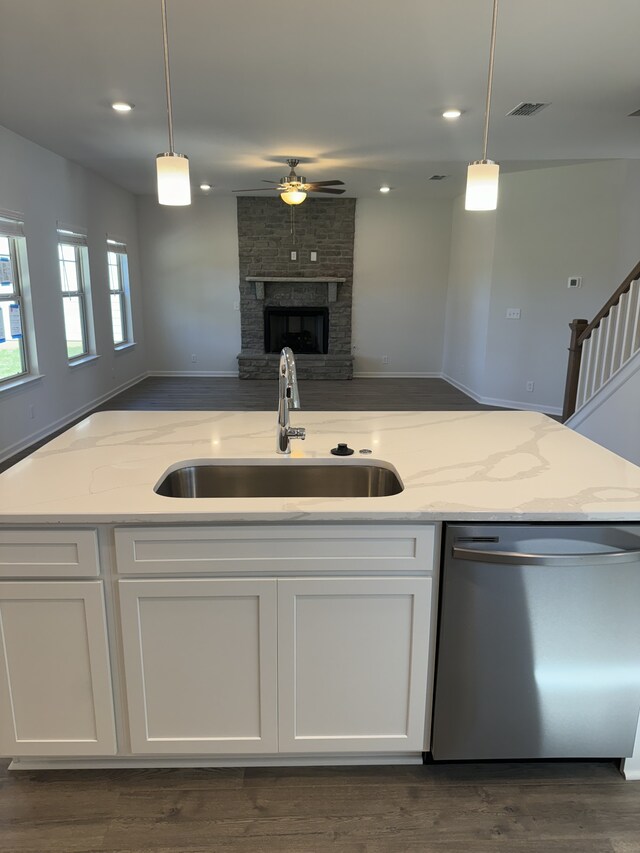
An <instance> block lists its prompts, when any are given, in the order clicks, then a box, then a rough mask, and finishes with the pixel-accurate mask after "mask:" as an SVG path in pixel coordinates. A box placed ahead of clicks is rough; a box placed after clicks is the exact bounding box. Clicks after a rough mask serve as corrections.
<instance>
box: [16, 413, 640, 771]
mask: <svg viewBox="0 0 640 853" xmlns="http://www.w3.org/2000/svg"><path fill="white" fill-rule="evenodd" d="M292 420H293V426H298V425H300V426H305V427H306V430H307V439H306V441H305V442H304V443H302V442H299V441H297V442H295V443H294V445H293V453H292V454H291V456H290V457H286V456H278V455H277V454H276V453H275V416H274V414H273V413H272V412H105V413H100V414H96V415H93V416H91V417H90V418H88V419H87V420H85V421H83V422H82V423H80V424H78V425H77V426H75V427H74V428H72V429H71V430H69V431H68V432H66V433H64V434H63V435H61V436H59V437H58V438H56V439H54V440H53V441H52V442H50V443H49V444H47V445H45V446H44V447H42V448H41V449H40V450H38V451H36V452H35V453H34V454H33V455H32V456H31V457H29V458H27V459H25V460H23V461H22V462H20V463H18V464H17V465H16V466H14V467H13V468H12V469H10V470H8V471H7V472H5V473H4V474H3V475H1V476H0V524H1V527H0V576H1V577H2V579H3V580H2V581H1V582H0V616H1V618H2V628H3V634H2V642H3V644H4V656H3V660H4V665H3V667H2V668H1V669H2V672H1V673H0V677H1V679H2V681H1V682H0V689H1V696H0V748H1V749H2V752H3V754H5V755H9V756H11V757H13V758H14V766H16V767H21V766H23V767H34V766H48V767H52V766H53V767H55V766H59V767H62V766H66V767H69V766H114V765H118V766H122V765H125V766H127V765H128V766H150V765H155V764H162V765H163V766H171V765H181V766H184V765H196V764H204V765H215V764H224V765H229V764H234V763H235V764H242V765H246V764H250V763H292V762H294V763H314V764H317V763H340V762H342V763H354V762H374V763H380V762H399V761H419V760H421V754H422V752H423V750H428V748H429V736H430V715H431V692H432V685H433V669H434V650H435V630H436V612H437V610H436V605H437V599H438V575H439V566H440V535H441V526H442V523H443V522H453V521H474V522H480V523H482V522H487V521H498V522H512V521H518V522H521V523H522V522H546V523H555V522H577V523H586V522H589V521H598V522H609V521H616V522H634V521H636V522H637V521H640V469H638V468H636V467H635V466H633V465H631V464H630V463H628V462H626V461H624V460H622V459H620V458H619V457H617V456H615V455H614V454H611V453H609V452H608V451H606V450H604V449H603V448H601V447H599V446H597V445H595V444H593V443H592V442H590V441H588V440H587V439H585V438H583V437H581V436H579V435H577V434H576V433H574V432H572V431H571V430H569V429H567V428H565V427H563V426H561V425H559V424H558V423H556V422H555V421H553V420H552V419H550V418H547V417H545V416H543V415H539V414H537V413H531V412H427V413H420V412H348V413H343V412H341V413H332V412H300V413H295V416H294V418H292ZM339 442H345V443H347V444H348V445H349V446H350V447H351V448H353V449H354V450H355V453H354V455H353V456H350V457H348V458H347V459H346V460H345V459H340V458H337V457H335V456H332V455H331V453H330V449H331V448H332V447H335V446H336V444H337V443H339ZM361 450H367V451H371V452H370V453H367V454H361V453H360V451H361ZM212 460H216V461H217V462H219V463H225V462H227V463H228V462H230V461H233V462H239V461H240V462H242V463H243V464H260V465H276V466H296V465H305V464H308V463H309V462H311V461H313V462H314V463H317V464H320V465H343V464H345V463H346V464H349V465H353V464H356V465H371V464H372V460H374V462H377V464H379V465H381V466H383V467H387V468H389V469H391V470H392V471H394V472H395V473H396V474H397V476H398V477H399V479H400V481H401V482H402V485H403V490H402V491H401V492H399V493H398V494H392V495H386V496H381V497H331V498H329V497H317V496H316V497H304V498H299V497H292V496H289V497H267V498H264V497H261V498H254V497H243V498H193V499H190V498H189V499H188V498H184V499H183V498H174V497H166V496H164V495H161V494H157V493H156V492H155V491H154V488H155V487H156V486H157V485H158V484H159V483H160V482H161V481H162V480H163V479H164V477H165V475H166V474H167V473H168V472H169V471H171V470H174V469H175V468H177V467H179V466H181V465H185V464H189V465H198V464H202V463H205V462H211V461H212ZM634 761H635V760H634ZM634 761H631V762H628V768H629V767H630V768H631V771H630V772H629V773H628V775H632V774H633V773H635V770H634V768H635V767H636V764H634Z"/></svg>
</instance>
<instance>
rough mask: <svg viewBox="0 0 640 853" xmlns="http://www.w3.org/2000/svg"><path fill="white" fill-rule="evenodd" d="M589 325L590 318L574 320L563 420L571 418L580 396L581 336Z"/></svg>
mask: <svg viewBox="0 0 640 853" xmlns="http://www.w3.org/2000/svg"><path fill="white" fill-rule="evenodd" d="M588 325H589V322H588V320H572V321H571V323H569V328H570V329H571V342H570V344H569V361H568V363H567V380H566V384H565V388H564V405H563V407H562V420H563V422H564V421H566V420H567V418H570V417H571V415H572V414H573V413H574V412H575V410H576V399H577V397H578V381H579V379H580V360H581V358H582V341H581V340H580V337H581V336H582V333H583V332H584V330H585V329H586V328H587V326H588Z"/></svg>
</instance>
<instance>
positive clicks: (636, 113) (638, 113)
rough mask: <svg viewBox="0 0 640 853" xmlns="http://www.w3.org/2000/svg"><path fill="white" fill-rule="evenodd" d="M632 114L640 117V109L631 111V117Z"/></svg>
mask: <svg viewBox="0 0 640 853" xmlns="http://www.w3.org/2000/svg"><path fill="white" fill-rule="evenodd" d="M631 116H634V117H635V118H640V110H636V111H635V112H633V113H629V118H631Z"/></svg>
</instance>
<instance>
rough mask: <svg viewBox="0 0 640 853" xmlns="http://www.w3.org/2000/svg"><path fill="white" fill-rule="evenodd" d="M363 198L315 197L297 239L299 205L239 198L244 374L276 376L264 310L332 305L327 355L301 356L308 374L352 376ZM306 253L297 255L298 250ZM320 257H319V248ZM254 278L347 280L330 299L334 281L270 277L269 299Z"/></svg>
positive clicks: (303, 211)
mask: <svg viewBox="0 0 640 853" xmlns="http://www.w3.org/2000/svg"><path fill="white" fill-rule="evenodd" d="M355 210H356V199H355V198H329V199H325V198H307V199H306V201H304V202H303V203H302V204H301V205H299V206H298V207H296V209H295V242H294V241H293V238H292V235H291V210H290V208H289V206H288V205H286V204H285V203H284V202H282V201H281V200H280V199H279V198H277V197H276V198H255V197H250V196H246V197H239V198H238V244H239V256H240V325H241V339H242V351H241V353H240V354H239V355H238V363H239V375H240V378H241V379H275V378H276V377H277V362H278V358H279V356H278V355H276V354H267V353H265V352H264V309H265V307H267V306H280V307H283V308H293V307H309V308H313V307H326V308H328V309H329V352H328V354H327V355H305V354H299V355H296V366H297V368H298V375H299V376H300V377H301V378H302V379H351V378H352V376H353V356H352V353H351V303H352V289H353V240H354V233H355ZM292 250H295V251H296V252H297V253H298V258H297V260H296V261H292V260H291V252H292ZM312 251H315V252H317V253H318V260H317V261H313V262H312V261H311V260H310V255H311V252H312ZM247 276H265V277H285V276H286V277H294V276H300V278H304V277H306V276H318V277H320V278H329V277H335V278H345V279H346V281H345V282H344V283H343V284H338V287H337V300H336V301H335V302H329V300H328V287H327V285H326V284H319V283H318V284H311V283H307V284H305V283H302V284H297V283H288V282H287V283H267V284H265V286H264V287H265V298H264V300H262V299H257V298H256V288H255V283H254V282H248V281H246V280H245V279H246V277H247Z"/></svg>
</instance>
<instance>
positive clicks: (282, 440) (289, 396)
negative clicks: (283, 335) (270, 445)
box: [276, 347, 306, 453]
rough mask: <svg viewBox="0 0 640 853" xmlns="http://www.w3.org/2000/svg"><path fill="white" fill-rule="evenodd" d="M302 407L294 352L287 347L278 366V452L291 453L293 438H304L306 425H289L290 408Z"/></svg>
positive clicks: (281, 354)
mask: <svg viewBox="0 0 640 853" xmlns="http://www.w3.org/2000/svg"><path fill="white" fill-rule="evenodd" d="M299 408H300V395H299V394H298V379H297V377H296V362H295V359H294V358H293V352H292V351H291V349H290V348H289V347H285V348H284V349H283V350H282V352H281V353H280V365H279V367H278V428H277V432H276V450H277V451H278V453H291V439H292V438H301V439H303V440H304V438H305V435H306V431H305V429H304V427H291V426H289V409H299Z"/></svg>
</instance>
